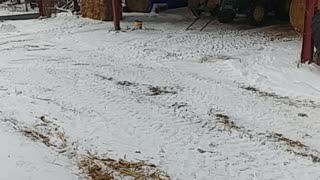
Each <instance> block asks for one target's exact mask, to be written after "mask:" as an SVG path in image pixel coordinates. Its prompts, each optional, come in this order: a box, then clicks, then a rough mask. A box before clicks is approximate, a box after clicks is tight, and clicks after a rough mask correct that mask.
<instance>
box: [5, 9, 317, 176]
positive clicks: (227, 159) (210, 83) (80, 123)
mask: <svg viewBox="0 0 320 180" xmlns="http://www.w3.org/2000/svg"><path fill="white" fill-rule="evenodd" d="M136 19H141V20H143V21H144V24H145V29H144V30H135V31H131V30H126V31H122V32H118V33H115V32H113V31H109V30H110V29H111V28H112V23H106V22H99V21H93V20H89V19H83V18H77V17H75V16H67V15H62V16H60V17H56V18H52V19H44V20H28V21H6V22H2V23H1V24H0V52H1V62H0V98H1V101H0V120H1V121H0V122H1V123H0V128H1V129H0V139H1V142H2V147H1V150H0V152H1V154H0V158H1V161H0V162H1V163H0V168H1V170H2V172H4V173H1V174H0V179H1V180H2V179H3V180H6V179H32V180H37V179H39V180H40V179H44V178H46V179H58V178H59V179H68V180H69V179H82V178H84V176H82V175H81V172H79V169H78V167H77V159H78V156H81V155H85V154H86V153H87V152H91V153H97V154H99V155H103V154H104V155H106V156H108V157H111V158H114V159H118V158H125V159H127V160H129V161H131V160H134V161H136V160H146V161H148V162H150V163H153V164H155V165H157V166H158V167H159V168H160V169H161V170H163V171H165V172H167V173H168V175H170V177H171V178H172V179H183V180H184V179H319V178H320V171H319V169H320V164H319V162H320V144H319V143H318V140H319V139H320V123H319V119H318V118H319V116H320V111H319V108H320V98H319V97H320V96H319V95H320V81H319V79H320V68H319V67H317V66H314V65H303V66H302V67H301V68H297V61H298V59H299V53H300V44H301V42H300V39H299V38H298V37H296V36H292V35H290V32H284V31H280V32H277V31H276V30H275V29H276V28H277V27H264V28H259V29H253V28H249V27H247V26H245V25H241V24H237V23H235V24H233V25H222V24H219V23H218V22H215V21H214V22H213V23H212V24H210V26H209V27H208V28H207V29H205V30H204V31H203V32H199V30H197V29H192V30H191V31H185V30H184V29H185V28H186V27H187V25H188V24H189V23H190V21H191V19H188V18H186V14H184V13H179V14H172V13H170V12H168V13H164V14H161V15H150V16H147V15H139V16H137V15H132V14H129V15H128V16H127V17H126V19H125V20H124V21H123V22H122V27H127V26H128V27H131V25H132V22H133V21H134V20H136ZM203 24H205V21H200V22H198V23H197V25H195V28H199V27H200V26H201V25H203ZM124 29H126V28H124ZM280 29H281V28H280ZM44 135H45V137H43V136H44ZM48 138H49V140H48ZM48 142H50V143H48Z"/></svg>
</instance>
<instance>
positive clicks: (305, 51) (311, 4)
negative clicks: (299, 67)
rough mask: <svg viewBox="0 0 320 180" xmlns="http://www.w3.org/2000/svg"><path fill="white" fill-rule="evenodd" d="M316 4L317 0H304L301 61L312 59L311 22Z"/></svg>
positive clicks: (310, 60)
mask: <svg viewBox="0 0 320 180" xmlns="http://www.w3.org/2000/svg"><path fill="white" fill-rule="evenodd" d="M317 6H318V1H317V0H307V1H306V12H305V16H304V31H303V42H302V52H301V62H302V63H308V62H312V61H313V50H314V47H313V42H312V35H311V24H312V17H313V16H314V14H315V9H316V8H317Z"/></svg>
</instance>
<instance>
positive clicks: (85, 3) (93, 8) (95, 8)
mask: <svg viewBox="0 0 320 180" xmlns="http://www.w3.org/2000/svg"><path fill="white" fill-rule="evenodd" d="M80 9H81V14H82V16H83V17H88V18H91V19H96V20H102V21H112V0H81V3H80Z"/></svg>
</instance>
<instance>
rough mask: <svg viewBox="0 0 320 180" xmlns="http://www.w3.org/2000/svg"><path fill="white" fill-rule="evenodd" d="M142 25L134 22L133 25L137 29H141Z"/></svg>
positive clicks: (140, 22) (139, 22)
mask: <svg viewBox="0 0 320 180" xmlns="http://www.w3.org/2000/svg"><path fill="white" fill-rule="evenodd" d="M142 24H143V22H142V21H135V22H134V23H133V25H134V27H135V28H137V29H142Z"/></svg>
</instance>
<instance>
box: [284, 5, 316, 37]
mask: <svg viewBox="0 0 320 180" xmlns="http://www.w3.org/2000/svg"><path fill="white" fill-rule="evenodd" d="M318 4H319V5H320V0H318ZM319 5H318V7H320V6H319ZM305 10H306V0H292V2H291V6H290V13H289V16H290V23H291V25H292V26H293V28H294V29H295V30H296V31H297V32H299V33H303V30H304V15H305Z"/></svg>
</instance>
